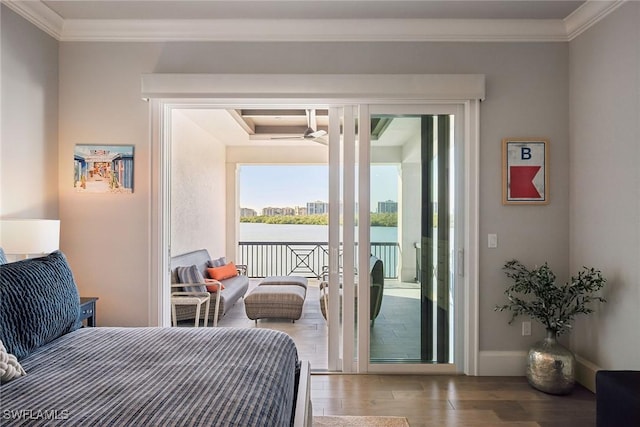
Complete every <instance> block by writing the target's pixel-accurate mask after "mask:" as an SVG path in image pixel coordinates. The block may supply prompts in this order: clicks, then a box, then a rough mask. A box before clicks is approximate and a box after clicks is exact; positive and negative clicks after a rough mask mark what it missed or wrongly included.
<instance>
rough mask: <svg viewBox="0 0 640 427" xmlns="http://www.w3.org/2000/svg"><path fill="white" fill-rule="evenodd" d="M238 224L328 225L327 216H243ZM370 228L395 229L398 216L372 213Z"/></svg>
mask: <svg viewBox="0 0 640 427" xmlns="http://www.w3.org/2000/svg"><path fill="white" fill-rule="evenodd" d="M240 222H249V223H260V224H303V225H328V224H329V215H327V214H319V215H273V216H271V215H269V216H265V215H258V216H245V217H242V218H240ZM371 226H372V227H397V226H398V214H396V213H372V214H371Z"/></svg>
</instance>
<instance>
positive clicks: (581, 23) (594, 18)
mask: <svg viewBox="0 0 640 427" xmlns="http://www.w3.org/2000/svg"><path fill="white" fill-rule="evenodd" d="M626 1H627V0H613V1H587V2H585V3H584V4H583V5H582V6H580V7H579V8H577V9H576V10H575V11H573V13H572V14H571V15H569V16H567V17H566V18H564V25H565V28H566V33H567V40H569V41H571V40H573V39H575V38H576V37H578V36H579V35H580V34H582V33H583V32H585V31H586V30H588V29H589V28H591V27H592V26H593V25H595V24H596V23H597V22H598V21H600V20H601V19H602V18H604V17H605V16H607V15H608V14H610V13H611V12H613V11H614V10H616V9H617V8H618V7H620V6H622V4H624V3H626Z"/></svg>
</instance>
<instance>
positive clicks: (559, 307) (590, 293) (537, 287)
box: [494, 259, 606, 335]
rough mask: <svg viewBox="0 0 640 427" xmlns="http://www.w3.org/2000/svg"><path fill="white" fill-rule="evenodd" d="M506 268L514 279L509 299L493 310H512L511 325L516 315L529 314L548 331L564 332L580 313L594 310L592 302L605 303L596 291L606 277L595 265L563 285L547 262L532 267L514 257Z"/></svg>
mask: <svg viewBox="0 0 640 427" xmlns="http://www.w3.org/2000/svg"><path fill="white" fill-rule="evenodd" d="M503 270H504V271H505V274H506V276H507V277H509V278H510V279H512V280H513V283H512V284H511V285H510V286H509V287H507V289H506V290H505V291H504V293H505V295H506V296H507V298H508V299H509V302H508V303H507V304H504V305H498V306H496V307H495V308H494V310H495V311H504V310H509V311H510V312H511V313H512V316H511V320H509V324H511V323H513V321H514V320H515V319H516V317H518V316H520V315H527V316H529V317H531V318H532V319H536V320H537V321H539V322H540V323H542V324H543V325H544V326H545V327H546V328H547V330H548V331H550V332H552V333H554V334H555V335H561V334H563V333H565V332H567V330H568V329H570V328H571V322H572V321H573V319H574V318H575V317H576V316H577V315H578V314H589V313H592V312H593V308H592V307H591V303H592V302H595V301H599V302H606V300H605V299H604V298H603V297H601V296H600V295H598V294H597V293H598V291H599V290H600V289H602V288H603V287H604V285H605V283H606V279H604V278H603V277H602V273H601V271H600V270H596V269H594V268H588V267H583V268H582V270H580V271H579V272H578V275H577V276H572V277H571V280H570V281H568V282H565V283H564V284H558V283H557V282H556V276H555V274H554V273H553V271H551V269H550V268H549V266H548V265H547V263H546V262H545V263H544V264H543V265H542V266H541V267H535V268H533V269H531V270H529V269H528V268H527V267H526V266H524V265H523V264H522V263H520V261H518V260H515V259H514V260H511V261H508V262H507V263H505V265H504V267H503Z"/></svg>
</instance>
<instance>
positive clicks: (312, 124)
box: [271, 109, 329, 145]
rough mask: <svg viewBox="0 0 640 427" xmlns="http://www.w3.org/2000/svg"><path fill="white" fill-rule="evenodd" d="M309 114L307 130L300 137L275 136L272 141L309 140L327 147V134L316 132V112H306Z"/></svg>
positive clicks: (322, 131) (320, 131)
mask: <svg viewBox="0 0 640 427" xmlns="http://www.w3.org/2000/svg"><path fill="white" fill-rule="evenodd" d="M305 111H306V114H307V129H305V131H304V132H303V133H302V135H299V136H273V137H271V139H308V140H311V141H314V142H318V143H320V144H324V145H327V144H328V143H329V142H328V141H327V139H326V138H324V137H325V136H327V132H326V131H324V130H322V129H320V130H316V128H317V122H316V110H314V109H311V110H305Z"/></svg>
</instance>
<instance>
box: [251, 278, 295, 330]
mask: <svg viewBox="0 0 640 427" xmlns="http://www.w3.org/2000/svg"><path fill="white" fill-rule="evenodd" d="M306 295H307V289H306V287H303V286H300V285H298V284H293V285H286V284H280V285H278V284H275V285H269V284H261V285H259V286H256V288H255V289H254V290H252V291H251V293H250V294H249V295H247V296H246V297H245V298H244V309H245V311H246V313H247V317H248V318H249V319H251V320H255V321H256V324H257V323H258V319H291V320H293V321H294V322H295V321H296V320H298V319H299V318H300V317H301V316H302V306H303V305H304V299H305V297H306Z"/></svg>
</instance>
